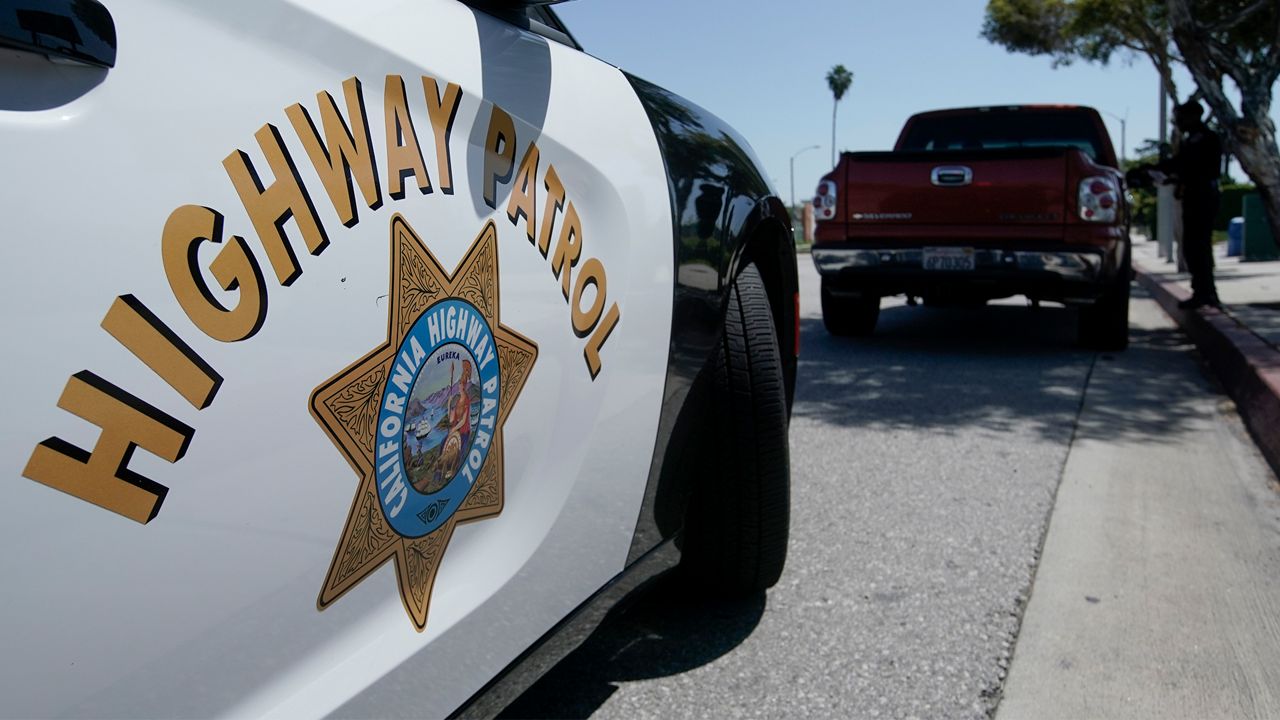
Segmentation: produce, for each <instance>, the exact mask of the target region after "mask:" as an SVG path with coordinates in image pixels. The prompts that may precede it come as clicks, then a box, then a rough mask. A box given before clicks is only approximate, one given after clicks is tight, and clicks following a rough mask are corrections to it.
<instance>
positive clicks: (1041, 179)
mask: <svg viewBox="0 0 1280 720" xmlns="http://www.w3.org/2000/svg"><path fill="white" fill-rule="evenodd" d="M1069 152H1075V151H1074V150H1069V149H1066V148H1057V147H1053V148H1010V149H1001V150H975V151H947V152H862V153H851V154H850V155H849V156H847V160H848V161H847V162H846V163H845V168H846V176H845V178H844V181H845V182H844V185H843V191H844V192H845V193H847V195H846V198H847V203H846V205H845V207H846V209H847V215H846V218H845V219H846V222H847V223H848V232H849V235H850V236H857V235H860V234H864V233H863V232H861V231H860V230H859V227H860V226H864V225H866V226H870V225H878V226H880V228H879V229H880V230H883V229H884V225H885V224H892V225H899V226H907V227H919V226H923V225H929V226H941V227H937V229H938V230H939V232H940V235H941V236H942V238H945V237H946V235H947V232H946V229H945V228H946V227H951V228H955V229H956V230H960V229H961V228H962V227H964V226H976V225H984V226H1002V225H1003V226H1009V225H1024V226H1025V225H1038V226H1044V225H1062V224H1063V222H1064V217H1065V215H1066V203H1067V199H1068V195H1067V192H1066V188H1065V187H1064V182H1065V178H1066V177H1067V167H1066V165H1067V153H1069ZM869 229H870V228H868V230H869ZM957 234H960V235H962V234H963V233H957ZM940 239H941V238H940Z"/></svg>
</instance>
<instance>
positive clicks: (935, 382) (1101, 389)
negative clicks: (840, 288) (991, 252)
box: [794, 287, 1207, 442]
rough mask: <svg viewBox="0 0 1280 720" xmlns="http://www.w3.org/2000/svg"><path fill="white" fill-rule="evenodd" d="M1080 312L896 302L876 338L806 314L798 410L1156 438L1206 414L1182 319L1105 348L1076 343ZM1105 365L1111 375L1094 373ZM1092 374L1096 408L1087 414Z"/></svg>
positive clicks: (842, 417)
mask: <svg viewBox="0 0 1280 720" xmlns="http://www.w3.org/2000/svg"><path fill="white" fill-rule="evenodd" d="M1133 292H1134V298H1135V300H1139V299H1142V298H1143V297H1145V293H1143V292H1142V291H1141V290H1140V289H1139V288H1136V287H1135V288H1134V291H1133ZM1075 315H1076V311H1075V310H1072V309H1068V308H1062V307H1041V308H1030V307H1021V306H1017V305H993V306H988V307H979V308H931V307H907V306H894V307H888V308H886V309H885V310H884V311H882V312H881V317H880V324H879V325H878V327H877V329H876V332H875V334H874V335H872V336H871V337H867V338H840V337H834V336H832V335H830V334H829V333H827V332H826V330H825V328H824V327H823V325H822V320H821V319H820V318H816V317H806V318H804V319H803V320H802V327H801V333H802V348H801V354H800V364H799V372H798V383H797V391H796V405H795V409H794V415H795V416H797V417H801V418H808V419H812V420H816V421H819V422H823V423H829V424H835V425H839V426H842V427H848V428H858V429H864V430H865V429H890V430H892V429H907V428H912V429H921V428H926V429H929V430H932V431H936V432H942V433H948V432H953V431H957V430H959V429H961V428H974V427H977V428H981V429H986V430H989V431H992V432H1005V431H1009V430H1013V429H1015V428H1017V429H1021V430H1026V429H1028V428H1030V429H1032V430H1034V431H1035V432H1037V433H1039V434H1040V436H1041V437H1045V438H1049V439H1052V438H1058V439H1061V438H1065V437H1070V436H1071V433H1072V432H1073V431H1074V432H1076V433H1077V434H1083V435H1086V436H1088V435H1098V436H1102V435H1106V436H1109V437H1115V438H1118V439H1124V440H1141V441H1156V442H1158V441H1161V440H1162V439H1164V438H1168V437H1170V436H1171V435H1172V434H1173V432H1174V431H1176V430H1178V429H1180V428H1182V427H1183V426H1185V424H1186V423H1188V422H1191V421H1192V420H1193V419H1194V418H1195V417H1196V411H1195V410H1194V409H1193V405H1192V403H1191V399H1192V398H1193V397H1194V395H1195V393H1197V392H1200V391H1201V389H1202V388H1203V387H1204V385H1205V383H1207V381H1205V380H1203V378H1200V377H1198V376H1197V377H1189V376H1187V374H1186V373H1185V372H1183V369H1184V368H1185V366H1184V365H1182V363H1185V362H1186V360H1185V353H1186V351H1187V350H1188V348H1189V347H1190V345H1189V343H1188V341H1187V339H1186V337H1185V336H1183V335H1182V334H1181V333H1180V332H1179V331H1178V330H1177V329H1176V328H1174V327H1172V326H1159V327H1150V326H1143V325H1140V324H1137V323H1134V324H1131V327H1130V330H1129V338H1130V345H1129V349H1128V350H1126V351H1123V352H1117V353H1096V352H1093V351H1090V350H1087V349H1084V348H1081V347H1080V346H1078V345H1077V344H1076V341H1075V328H1076V317H1075ZM993 356H995V357H998V358H999V359H1000V361H999V362H998V363H993V362H992V359H993ZM1099 367H1105V370H1106V374H1107V378H1108V382H1107V383H1105V384H1097V383H1089V379H1090V377H1091V376H1092V375H1093V374H1094V372H1095V370H1096V369H1097V368H1099ZM1087 383H1088V384H1089V392H1088V395H1087V396H1086V398H1087V401H1088V402H1090V410H1091V412H1089V413H1088V414H1085V415H1081V413H1080V407H1081V406H1080V403H1081V400H1080V398H1081V391H1082V390H1083V389H1084V388H1085V386H1086V384H1087ZM1077 425H1079V426H1078V427H1077Z"/></svg>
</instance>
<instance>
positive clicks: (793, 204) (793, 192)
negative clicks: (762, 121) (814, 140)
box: [791, 145, 822, 213]
mask: <svg viewBox="0 0 1280 720" xmlns="http://www.w3.org/2000/svg"><path fill="white" fill-rule="evenodd" d="M821 147H822V146H821V145H810V146H809V147H802V148H800V149H799V150H797V151H795V153H794V154H792V156H791V212H793V213H794V212H795V211H796V158H797V157H798V156H800V155H801V154H802V153H806V152H808V151H810V150H817V149H819V148H821Z"/></svg>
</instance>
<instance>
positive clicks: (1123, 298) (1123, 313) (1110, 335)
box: [1077, 257, 1132, 351]
mask: <svg viewBox="0 0 1280 720" xmlns="http://www.w3.org/2000/svg"><path fill="white" fill-rule="evenodd" d="M1130 267H1131V266H1130V264H1129V259H1128V258H1127V257H1126V258H1125V261H1124V264H1123V265H1121V267H1120V272H1119V273H1117V277H1116V281H1115V284H1114V285H1113V286H1112V287H1111V289H1109V290H1108V291H1107V292H1106V293H1105V294H1103V296H1102V297H1100V298H1098V300H1097V301H1096V302H1095V303H1094V304H1092V305H1088V306H1086V307H1082V308H1080V325H1079V329H1078V331H1077V338H1078V340H1079V342H1080V344H1081V345H1083V346H1085V347H1088V348H1092V349H1094V350H1110V351H1116V350H1124V349H1125V348H1127V347H1129V285H1130V280H1131V275H1132V272H1131V271H1130Z"/></svg>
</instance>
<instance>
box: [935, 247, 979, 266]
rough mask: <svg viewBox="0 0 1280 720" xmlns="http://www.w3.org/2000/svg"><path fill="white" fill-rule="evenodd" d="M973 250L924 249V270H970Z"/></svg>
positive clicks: (952, 248) (966, 248) (956, 248)
mask: <svg viewBox="0 0 1280 720" xmlns="http://www.w3.org/2000/svg"><path fill="white" fill-rule="evenodd" d="M973 267H974V264H973V248H971V247H927V248H925V249H924V269H925V270H943V271H955V270H972V269H973Z"/></svg>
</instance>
